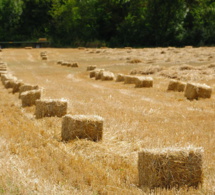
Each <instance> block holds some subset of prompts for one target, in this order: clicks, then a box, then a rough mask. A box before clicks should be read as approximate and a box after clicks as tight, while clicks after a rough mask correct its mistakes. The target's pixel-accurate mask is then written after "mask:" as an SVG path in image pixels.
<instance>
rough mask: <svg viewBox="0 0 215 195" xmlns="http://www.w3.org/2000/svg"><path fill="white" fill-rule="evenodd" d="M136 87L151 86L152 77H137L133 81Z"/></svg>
mask: <svg viewBox="0 0 215 195" xmlns="http://www.w3.org/2000/svg"><path fill="white" fill-rule="evenodd" d="M135 87H136V88H142V87H153V78H152V77H142V76H141V77H137V79H136V81H135Z"/></svg>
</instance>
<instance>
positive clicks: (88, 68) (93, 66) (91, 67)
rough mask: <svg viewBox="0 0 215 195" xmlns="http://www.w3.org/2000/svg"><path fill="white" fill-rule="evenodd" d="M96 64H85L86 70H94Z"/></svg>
mask: <svg viewBox="0 0 215 195" xmlns="http://www.w3.org/2000/svg"><path fill="white" fill-rule="evenodd" d="M95 69H96V65H91V66H87V71H91V70H95Z"/></svg>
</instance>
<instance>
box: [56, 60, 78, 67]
mask: <svg viewBox="0 0 215 195" xmlns="http://www.w3.org/2000/svg"><path fill="white" fill-rule="evenodd" d="M57 64H60V65H62V66H67V67H72V68H77V67H78V63H77V62H67V61H62V60H61V61H58V62H57Z"/></svg>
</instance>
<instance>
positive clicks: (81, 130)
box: [61, 115, 104, 141]
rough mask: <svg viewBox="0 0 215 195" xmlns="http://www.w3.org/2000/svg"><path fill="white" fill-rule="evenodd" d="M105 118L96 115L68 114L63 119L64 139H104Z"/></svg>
mask: <svg viewBox="0 0 215 195" xmlns="http://www.w3.org/2000/svg"><path fill="white" fill-rule="evenodd" d="M103 121H104V120H103V118H102V117H99V116H94V115H88V116H86V115H74V116H72V115H66V116H64V117H63V121H62V132H61V136H62V139H63V140H64V141H68V140H73V139H76V138H79V139H89V140H92V141H99V140H101V139H102V133H103Z"/></svg>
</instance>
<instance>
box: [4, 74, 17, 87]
mask: <svg viewBox="0 0 215 195" xmlns="http://www.w3.org/2000/svg"><path fill="white" fill-rule="evenodd" d="M16 81H17V78H16V77H14V78H12V79H8V80H6V81H5V83H4V86H5V88H6V89H9V88H13V87H14V85H15V82H16Z"/></svg>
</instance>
